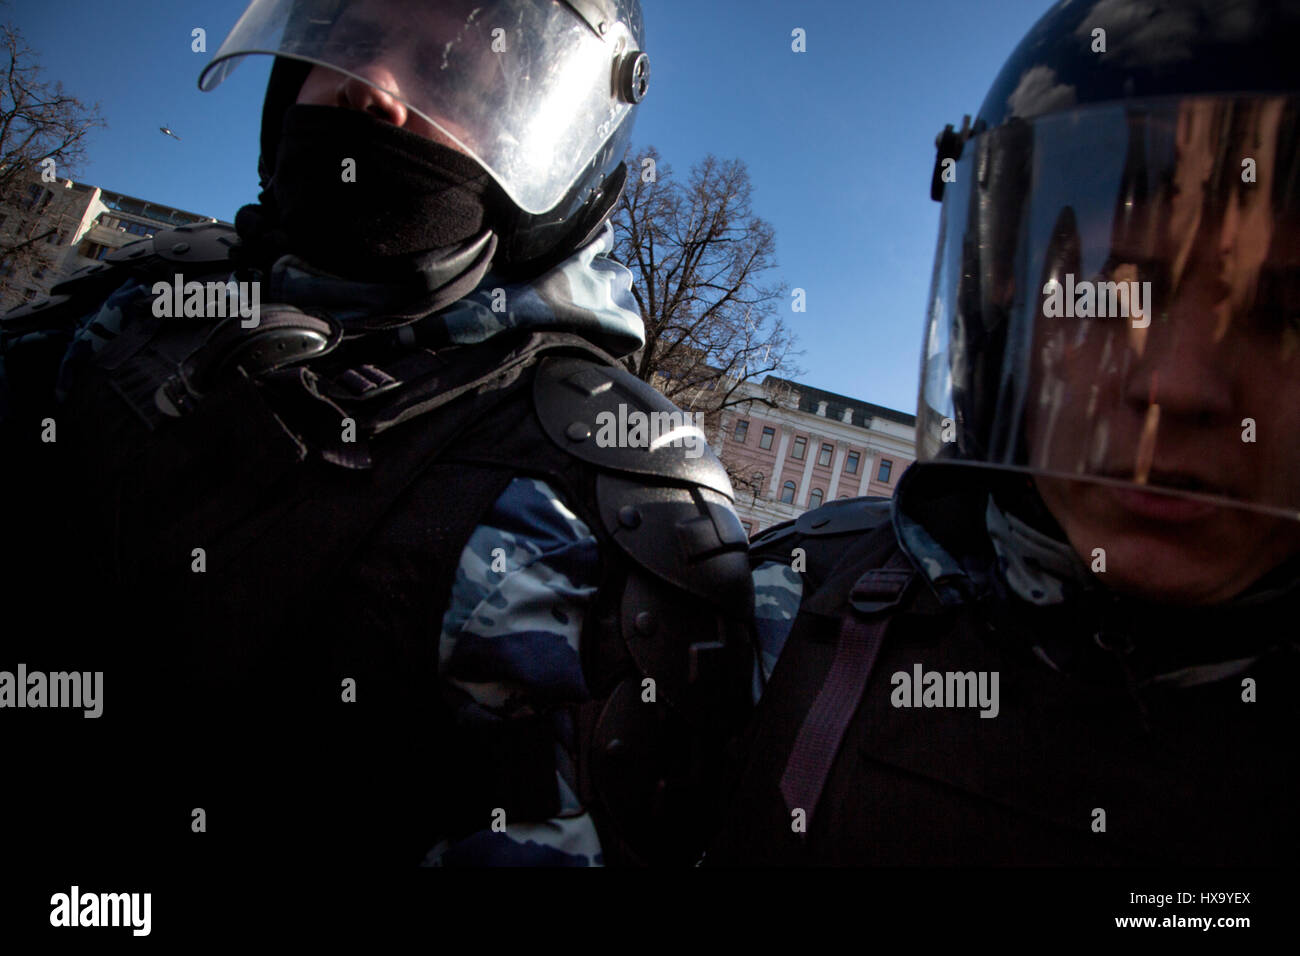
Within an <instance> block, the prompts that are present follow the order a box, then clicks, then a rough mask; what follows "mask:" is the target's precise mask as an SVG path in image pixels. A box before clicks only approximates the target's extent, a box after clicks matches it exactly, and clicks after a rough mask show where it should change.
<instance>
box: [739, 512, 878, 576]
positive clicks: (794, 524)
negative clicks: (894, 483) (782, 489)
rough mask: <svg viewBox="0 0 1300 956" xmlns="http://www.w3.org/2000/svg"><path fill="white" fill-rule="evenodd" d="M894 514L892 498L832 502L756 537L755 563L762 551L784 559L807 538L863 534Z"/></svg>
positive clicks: (753, 550) (752, 551) (753, 551)
mask: <svg viewBox="0 0 1300 956" xmlns="http://www.w3.org/2000/svg"><path fill="white" fill-rule="evenodd" d="M892 514H893V499H892V498H882V497H878V496H875V495H873V496H870V497H863V498H846V499H844V500H841V501H832V502H830V503H828V504H824V505H822V506H821V507H820V508H814V509H813V510H812V511H805V512H804V513H803V514H801V515H799V517H797V518H794V519H793V520H790V521H783V522H781V523H780V524H776V525H772V527H770V528H765V529H764V530H763V531H761V532H759V533H758V534H756V535H754V538H753V540H752V541H751V542H750V552H751V554H752V555H753V559H754V561H755V563H757V562H758V561H759V560H760V559H761V555H760V554H759V552H761V551H767V550H769V549H770V550H772V551H774V552H777V553H780V554H781V555H782V556H783V557H784V556H785V555H787V554H788V553H789V549H790V548H792V547H794V546H796V545H798V544H799V542H801V541H803V540H806V539H808V538H821V537H830V536H833V535H849V534H862V533H864V532H867V531H872V530H874V529H875V528H878V527H880V526H881V525H885V524H888V523H889V522H890V520H891V517H892Z"/></svg>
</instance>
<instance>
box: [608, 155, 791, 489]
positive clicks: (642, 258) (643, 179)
mask: <svg viewBox="0 0 1300 956" xmlns="http://www.w3.org/2000/svg"><path fill="white" fill-rule="evenodd" d="M627 162H628V170H629V175H628V184H627V188H626V189H625V190H624V193H623V199H622V201H621V202H620V204H619V207H618V210H617V212H616V214H615V216H614V220H613V222H614V234H615V239H616V242H615V247H614V257H615V258H617V259H618V260H619V261H620V262H623V263H625V264H626V265H627V266H628V267H629V268H630V269H631V270H632V272H633V273H634V275H635V277H636V281H635V282H634V283H633V286H632V293H633V295H634V296H635V297H636V301H637V304H638V305H639V306H640V309H641V319H642V321H644V323H645V331H646V344H645V347H644V348H642V349H641V350H640V351H638V352H636V353H635V354H634V355H632V356H629V357H628V358H627V359H626V360H625V361H626V363H627V366H628V369H629V370H630V371H631V372H632V373H633V374H635V375H637V376H638V377H639V378H641V379H643V380H645V381H647V382H650V383H651V384H653V385H654V386H655V387H656V388H658V389H659V390H660V391H661V392H663V393H664V394H665V395H667V396H668V397H669V398H670V399H672V400H673V401H674V402H676V403H677V404H678V405H679V406H681V407H682V408H684V409H687V410H688V411H700V412H703V413H704V416H705V423H706V427H707V428H708V429H709V431H710V433H711V434H712V433H713V432H714V431H715V430H716V428H717V427H718V422H719V418H720V416H721V414H722V412H723V411H724V410H725V409H728V408H732V407H734V406H737V405H740V406H747V405H748V404H749V403H751V402H754V401H761V402H763V403H765V404H769V405H775V404H777V403H778V402H780V401H781V400H782V398H783V396H780V395H776V394H773V393H772V392H771V391H770V390H768V391H766V392H762V393H759V394H761V397H760V398H755V397H754V395H755V390H754V389H753V388H752V386H754V385H756V384H758V383H761V382H762V380H763V379H764V378H765V377H766V376H768V375H775V376H779V377H781V378H787V379H788V378H794V377H796V376H797V375H798V374H799V369H797V368H795V367H794V365H793V364H792V363H793V360H794V358H795V356H796V355H797V354H798V353H796V352H794V351H793V348H794V344H795V338H794V335H793V333H792V332H791V331H790V329H789V328H788V327H787V326H786V324H785V320H784V318H783V317H782V316H781V314H780V313H781V310H782V309H783V308H785V307H788V306H787V302H788V300H787V298H786V287H785V286H784V285H780V284H768V283H766V282H765V281H764V280H765V276H766V274H767V273H768V272H770V270H772V269H773V268H774V267H775V251H776V237H775V233H774V231H773V229H772V227H771V225H769V224H768V223H767V222H765V221H764V220H762V219H760V218H759V217H758V216H757V215H755V214H754V212H753V209H752V207H751V191H752V190H751V186H750V181H749V171H748V169H747V168H746V167H745V164H744V163H743V162H742V161H741V160H739V159H729V160H720V159H718V158H716V157H714V156H712V155H710V156H706V157H705V158H704V159H703V160H701V161H700V162H699V163H697V164H696V165H695V166H694V167H693V168H692V169H691V172H690V176H689V177H688V178H687V179H686V181H685V182H678V181H677V180H675V179H674V178H673V174H672V169H671V168H670V167H669V165H668V164H667V163H665V162H663V160H662V158H661V157H660V155H659V153H658V151H657V150H656V149H655V148H654V147H653V146H651V147H648V148H646V149H645V150H644V151H642V152H640V153H639V154H638V153H633V152H631V151H629V155H628V159H627ZM732 481H733V484H735V485H737V490H738V491H739V490H740V487H745V486H748V484H749V483H750V481H751V479H750V478H749V477H748V476H743V475H733V476H732Z"/></svg>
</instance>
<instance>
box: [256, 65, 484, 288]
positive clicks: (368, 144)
mask: <svg viewBox="0 0 1300 956" xmlns="http://www.w3.org/2000/svg"><path fill="white" fill-rule="evenodd" d="M280 66H281V64H280V63H277V67H280ZM308 69H310V65H308V64H299V63H290V62H285V63H284V67H283V68H281V69H276V70H274V71H273V73H272V79H271V83H270V86H269V88H268V94H267V102H266V104H265V106H264V116H263V137H262V146H263V156H262V165H261V171H262V173H263V190H262V192H261V194H260V195H259V197H258V199H259V202H258V203H257V204H252V205H248V206H244V207H243V208H242V209H240V210H239V213H238V214H237V216H236V217H235V228H236V231H237V232H238V233H239V236H240V239H241V243H240V248H239V249H238V251H237V252H236V256H237V258H238V260H239V261H240V264H241V265H242V266H244V267H248V268H254V269H257V270H259V271H260V272H262V273H263V275H268V274H269V273H270V270H271V266H272V265H273V264H274V263H275V261H276V260H278V259H279V258H280V257H281V256H283V255H285V254H293V255H295V256H297V257H298V258H300V259H302V260H304V261H305V262H307V263H308V264H310V265H311V266H314V267H315V268H318V269H320V270H323V271H325V272H329V273H332V274H335V275H339V276H343V277H346V278H352V279H358V280H364V281H385V280H394V281H397V280H402V279H404V278H407V277H409V276H410V274H411V273H412V271H413V270H415V269H418V270H420V271H422V272H424V273H425V274H426V276H425V278H426V282H427V284H429V285H432V286H434V287H438V288H440V289H441V290H442V291H441V293H440V294H439V295H437V296H436V299H437V301H436V302H435V303H434V305H435V307H441V306H442V305H446V304H450V302H453V301H455V300H456V299H458V298H460V297H461V296H463V295H465V294H467V293H468V292H469V291H471V290H472V289H473V288H474V287H475V286H476V285H477V284H478V282H479V280H480V279H481V278H482V276H483V274H484V273H485V272H486V271H487V268H488V266H489V265H490V263H491V260H492V256H493V254H494V252H495V249H496V244H497V243H496V237H495V236H494V235H492V234H491V228H492V222H491V218H492V217H491V214H490V212H489V210H490V208H491V207H492V203H493V196H494V194H493V192H492V190H493V184H492V181H491V178H490V177H489V176H488V174H487V172H486V170H484V169H483V168H482V167H481V166H479V164H478V163H477V162H475V161H474V160H473V159H471V158H470V157H469V156H466V155H464V154H463V153H459V152H457V151H455V150H453V149H451V148H449V147H447V146H443V145H442V144H440V143H435V142H433V141H431V140H428V139H425V138H424V137H423V136H420V135H418V134H416V133H412V132H410V131H409V130H404V129H401V128H399V127H396V126H394V125H393V124H391V123H389V122H386V121H385V120H382V119H380V118H378V117H376V116H372V115H370V114H369V113H364V112H361V111H358V110H352V109H346V108H341V107H334V106H315V105H305V104H304V105H298V104H296V103H294V102H293V100H294V99H296V98H297V92H298V90H299V89H301V86H302V81H303V79H305V77H306V74H307V71H308ZM345 160H353V161H354V162H355V166H354V167H353V168H354V170H355V173H354V175H352V174H349V175H347V177H346V179H348V180H353V181H345V172H346V171H347V170H346V169H345V165H344V161H345ZM269 164H273V173H272V172H271V170H270V169H268V168H267V166H268V165H269ZM267 173H271V175H270V176H269V181H268V179H267ZM432 273H436V275H433V274H432ZM431 311H432V309H431Z"/></svg>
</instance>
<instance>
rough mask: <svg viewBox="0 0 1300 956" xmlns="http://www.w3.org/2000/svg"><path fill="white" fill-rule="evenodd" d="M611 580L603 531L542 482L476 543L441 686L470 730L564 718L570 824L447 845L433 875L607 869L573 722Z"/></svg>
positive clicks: (464, 571)
mask: <svg viewBox="0 0 1300 956" xmlns="http://www.w3.org/2000/svg"><path fill="white" fill-rule="evenodd" d="M599 576H600V560H599V553H598V545H597V541H596V538H595V536H594V535H593V534H592V533H591V529H589V528H588V527H587V526H586V524H584V523H583V521H582V520H581V519H580V518H579V517H578V516H577V515H575V514H574V513H573V512H572V511H571V510H570V509H569V508H568V507H567V505H566V504H565V503H564V501H563V499H562V498H561V497H560V496H559V495H558V494H557V493H556V492H555V491H553V490H552V489H551V488H550V486H549V485H547V484H546V483H545V482H542V481H538V480H535V479H532V478H516V479H515V480H514V481H512V482H511V483H510V485H509V486H508V487H507V488H506V490H505V491H504V492H503V493H502V495H501V497H500V498H498V499H497V502H496V504H495V505H494V506H493V509H492V511H491V512H490V513H489V514H488V516H487V518H486V519H485V521H484V522H483V523H482V524H481V525H479V526H478V527H477V528H475V530H474V533H473V534H472V535H471V536H470V539H469V542H468V543H467V544H466V546H465V549H464V551H462V552H461V558H460V565H459V567H458V569H457V571H456V580H455V582H454V584H453V586H452V592H451V601H450V603H449V605H448V608H447V612H446V614H445V615H444V616H443V620H442V632H441V634H440V635H439V639H438V659H439V672H440V679H441V680H442V681H443V683H444V686H445V687H446V689H447V690H448V691H449V694H450V696H451V697H452V698H453V699H454V700H456V701H458V702H459V705H458V709H459V711H460V712H459V714H458V715H457V716H458V718H459V719H461V720H468V721H488V722H490V721H498V720H511V719H514V718H519V717H529V716H533V715H536V714H550V715H552V717H553V720H554V726H555V737H554V746H555V748H556V764H555V765H556V768H557V773H556V777H557V780H556V786H557V787H558V792H559V795H560V815H559V816H558V817H555V818H553V819H551V820H544V821H512V820H506V821H505V828H504V831H502V832H497V831H495V830H493V829H491V828H490V827H485V828H484V829H483V830H481V831H478V832H476V833H473V834H470V835H469V836H468V837H465V838H463V839H459V840H457V841H455V842H454V843H449V842H448V841H446V840H443V841H441V842H439V843H438V844H437V845H436V846H435V847H433V849H431V850H430V851H429V853H428V855H427V856H426V858H425V865H427V866H465V865H469V866H487V865H494V866H599V865H601V863H602V859H601V847H600V840H599V838H598V837H597V834H596V828H595V825H594V823H593V821H592V819H591V815H590V814H589V813H588V812H587V811H586V809H585V808H584V807H582V806H581V805H580V804H579V802H578V800H577V798H576V797H575V795H574V794H575V792H576V789H577V787H576V782H575V776H574V766H575V764H574V755H575V752H576V751H575V746H576V741H575V738H574V729H573V727H572V726H571V724H570V722H569V720H568V718H567V713H566V705H569V704H576V703H581V702H582V701H585V700H587V699H588V697H589V694H588V691H587V685H586V681H585V679H584V678H583V674H582V663H581V658H580V656H579V652H578V648H579V638H580V636H581V633H582V625H583V621H584V619H585V616H586V612H587V609H588V607H589V606H590V604H591V602H592V600H593V599H594V597H595V595H596V590H597V584H598V581H599ZM484 823H485V824H487V823H489V821H488V820H487V819H485V820H484Z"/></svg>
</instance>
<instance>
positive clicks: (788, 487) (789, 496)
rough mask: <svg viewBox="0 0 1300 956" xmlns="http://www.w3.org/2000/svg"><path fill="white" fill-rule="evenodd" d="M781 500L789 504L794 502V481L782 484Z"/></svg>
mask: <svg viewBox="0 0 1300 956" xmlns="http://www.w3.org/2000/svg"><path fill="white" fill-rule="evenodd" d="M781 501H783V502H784V503H785V504H787V505H791V504H794V482H793V481H787V482H786V483H785V484H784V485H782V486H781Z"/></svg>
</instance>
